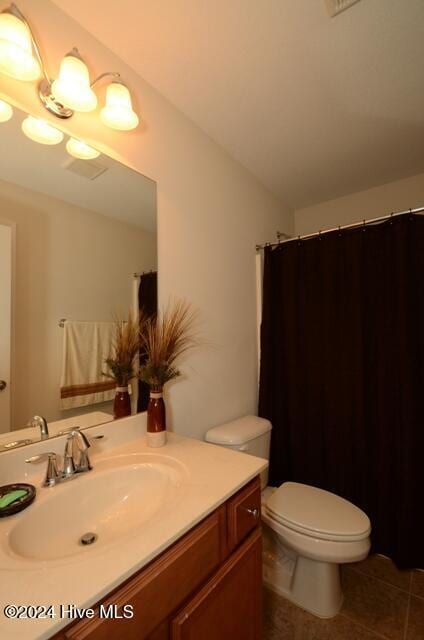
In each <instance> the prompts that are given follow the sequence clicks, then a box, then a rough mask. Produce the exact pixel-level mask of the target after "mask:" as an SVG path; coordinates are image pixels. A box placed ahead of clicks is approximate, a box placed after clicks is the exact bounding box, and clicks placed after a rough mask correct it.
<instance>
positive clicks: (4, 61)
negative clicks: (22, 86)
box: [0, 4, 41, 81]
mask: <svg viewBox="0 0 424 640" xmlns="http://www.w3.org/2000/svg"><path fill="white" fill-rule="evenodd" d="M34 43H35V41H34V36H33V35H32V33H31V29H30V27H29V24H28V23H27V21H26V20H25V18H24V17H23V15H22V14H21V12H20V11H19V9H18V8H17V7H16V6H15V5H14V4H12V5H11V6H10V7H9V8H8V9H5V10H4V11H2V12H1V13H0V71H1V72H2V73H5V74H6V75H8V76H10V77H11V78H15V79H16V80H28V81H29V80H36V79H37V78H38V77H39V76H40V73H41V66H40V60H39V59H38V51H35V46H36V45H35V46H34ZM33 46H34V50H33ZM34 51H35V53H36V55H34Z"/></svg>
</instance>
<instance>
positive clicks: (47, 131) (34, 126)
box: [22, 116, 64, 145]
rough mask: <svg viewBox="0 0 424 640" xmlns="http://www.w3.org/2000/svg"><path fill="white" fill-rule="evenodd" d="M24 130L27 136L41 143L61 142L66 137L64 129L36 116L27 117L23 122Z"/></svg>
mask: <svg viewBox="0 0 424 640" xmlns="http://www.w3.org/2000/svg"><path fill="white" fill-rule="evenodd" d="M22 131H23V132H24V134H25V135H26V136H27V138H29V139H30V140H33V141H34V142H39V143H40V144H49V145H52V144H59V143H60V142H62V140H63V138H64V135H63V133H62V131H59V129H56V127H52V125H51V124H49V123H48V122H46V121H45V120H42V119H41V118H34V116H27V117H26V118H25V120H24V121H23V122H22Z"/></svg>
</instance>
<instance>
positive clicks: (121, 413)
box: [113, 385, 131, 420]
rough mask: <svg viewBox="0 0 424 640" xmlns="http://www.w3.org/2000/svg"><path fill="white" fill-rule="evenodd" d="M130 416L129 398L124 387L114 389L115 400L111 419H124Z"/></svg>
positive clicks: (126, 388)
mask: <svg viewBox="0 0 424 640" xmlns="http://www.w3.org/2000/svg"><path fill="white" fill-rule="evenodd" d="M130 415H131V398H130V394H129V392H128V385H127V386H126V387H116V393H115V400H114V402H113V417H114V419H115V420H116V419H117V418H125V416H130Z"/></svg>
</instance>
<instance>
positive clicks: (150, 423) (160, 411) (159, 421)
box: [147, 388, 166, 447]
mask: <svg viewBox="0 0 424 640" xmlns="http://www.w3.org/2000/svg"><path fill="white" fill-rule="evenodd" d="M164 444H166V411H165V402H164V400H163V388H151V389H150V397H149V404H148V405H147V446H149V447H163V445H164Z"/></svg>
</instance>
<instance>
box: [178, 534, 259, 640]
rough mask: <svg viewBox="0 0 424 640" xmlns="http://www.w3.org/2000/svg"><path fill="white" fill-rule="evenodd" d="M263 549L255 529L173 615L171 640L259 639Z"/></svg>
mask: <svg viewBox="0 0 424 640" xmlns="http://www.w3.org/2000/svg"><path fill="white" fill-rule="evenodd" d="M261 550H262V545H261V535H260V531H258V530H256V531H255V532H254V533H253V534H251V536H250V537H249V538H248V539H247V540H246V542H245V543H244V544H243V545H242V546H241V547H240V548H239V549H238V550H237V551H236V552H235V553H233V554H232V555H231V556H230V557H229V558H228V560H227V562H225V564H224V565H223V566H222V567H221V568H220V569H219V570H218V571H217V573H216V574H215V575H214V576H213V578H211V580H209V582H207V584H206V585H205V586H204V587H203V589H201V590H200V592H199V593H198V594H197V595H196V596H195V597H194V598H193V599H192V600H191V601H190V602H189V603H188V604H187V606H186V607H184V608H183V609H182V610H181V612H180V613H179V614H178V615H177V616H176V617H175V618H174V620H173V621H172V624H171V640H199V639H200V638H201V639H202V640H258V639H259V638H260V637H261V599H262V593H261V571H262V552H261Z"/></svg>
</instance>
